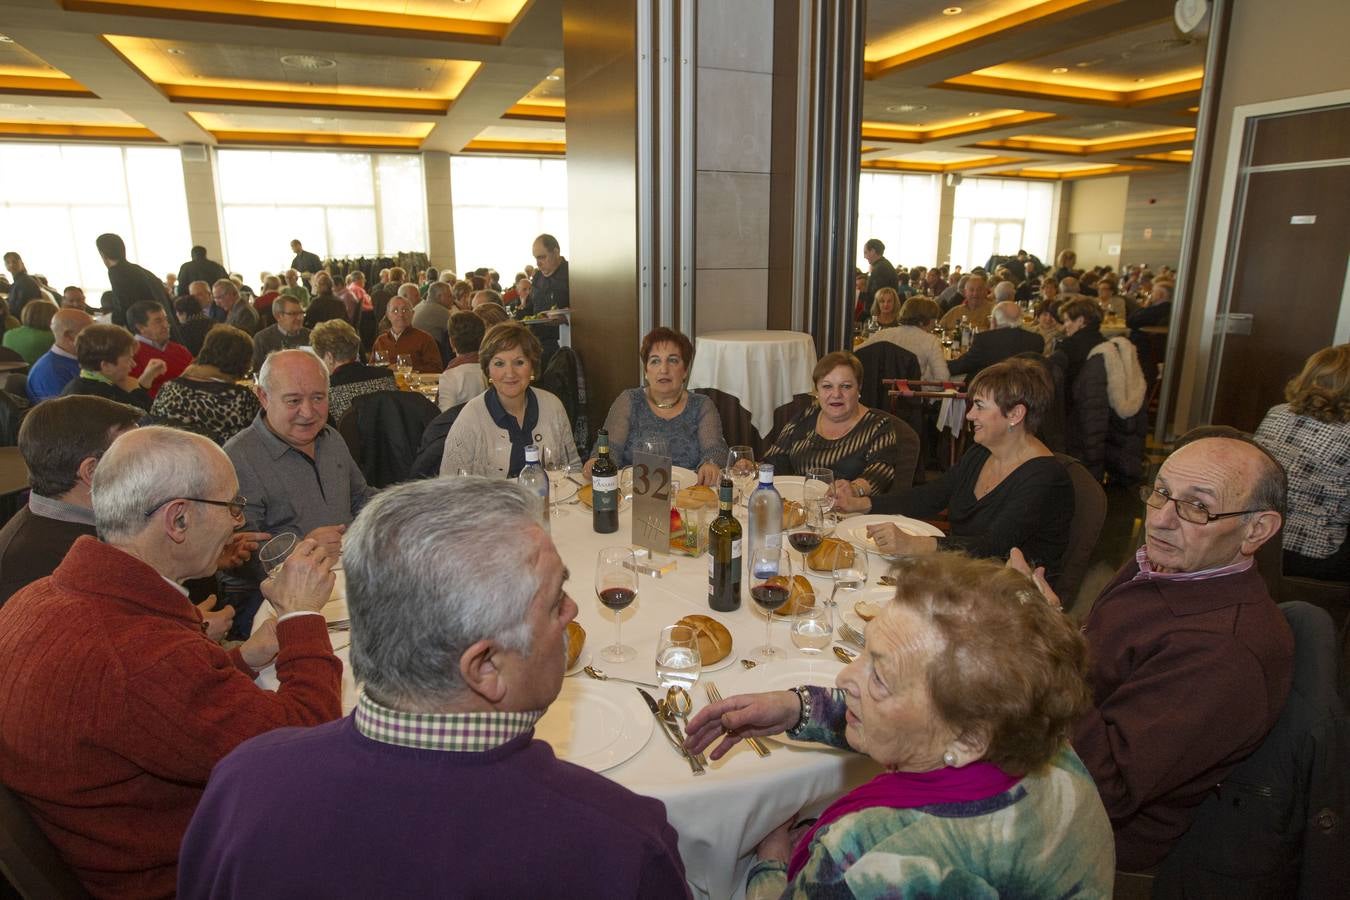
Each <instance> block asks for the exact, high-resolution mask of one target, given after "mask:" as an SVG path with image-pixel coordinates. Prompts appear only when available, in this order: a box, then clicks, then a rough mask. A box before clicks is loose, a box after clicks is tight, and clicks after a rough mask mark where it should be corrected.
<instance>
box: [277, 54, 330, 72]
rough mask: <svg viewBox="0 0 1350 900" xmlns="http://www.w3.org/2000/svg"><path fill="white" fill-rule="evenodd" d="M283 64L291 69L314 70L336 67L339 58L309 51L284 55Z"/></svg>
mask: <svg viewBox="0 0 1350 900" xmlns="http://www.w3.org/2000/svg"><path fill="white" fill-rule="evenodd" d="M281 64H282V65H283V66H286V67H287V68H291V69H306V70H309V71H314V70H316V69H331V68H334V67H335V66H336V65H337V60H335V59H329V58H328V57H326V56H314V55H312V54H309V53H292V54H290V55H289V56H283V57H282V58H281Z"/></svg>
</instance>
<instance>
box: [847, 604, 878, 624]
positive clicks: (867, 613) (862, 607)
mask: <svg viewBox="0 0 1350 900" xmlns="http://www.w3.org/2000/svg"><path fill="white" fill-rule="evenodd" d="M853 611H854V612H855V613H857V614H858V618H860V619H862V620H863V621H864V622H870V621H872V620H873V619H875V618H876V617H877V616H879V615H881V606H880V605H878V604H876V603H873V602H872V601H871V600H859V601H858V602H857V603H855V604H853Z"/></svg>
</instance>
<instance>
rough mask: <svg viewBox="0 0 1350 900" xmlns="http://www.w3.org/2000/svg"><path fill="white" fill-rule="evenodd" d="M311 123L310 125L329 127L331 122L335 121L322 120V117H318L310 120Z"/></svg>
mask: <svg viewBox="0 0 1350 900" xmlns="http://www.w3.org/2000/svg"><path fill="white" fill-rule="evenodd" d="M309 121H310V124H313V125H327V124H328V123H329V122H331V121H333V120H332V119H325V118H322V117H316V118H313V119H310V120H309Z"/></svg>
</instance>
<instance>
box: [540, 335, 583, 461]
mask: <svg viewBox="0 0 1350 900" xmlns="http://www.w3.org/2000/svg"><path fill="white" fill-rule="evenodd" d="M535 387H537V388H542V389H544V390H546V391H548V392H549V393H550V394H553V395H554V396H555V397H557V398H558V399H559V400H560V401H562V405H563V409H564V410H566V412H567V421H569V422H571V423H572V439H573V442H574V443H575V444H576V445H577V450H578V451H579V452H581V451H583V448H587V447H589V446H590V422H589V420H588V419H587V416H586V378H585V376H584V375H583V374H582V369H581V358H580V357H579V356H577V353H576V351H575V350H573V349H572V348H571V347H559V348H558V351H557V352H556V353H554V354H553V356H552V357H550V358H549V361H548V365H547V366H546V367H545V368H544V371H543V374H541V375H540V376H539V380H538V381H537V382H535Z"/></svg>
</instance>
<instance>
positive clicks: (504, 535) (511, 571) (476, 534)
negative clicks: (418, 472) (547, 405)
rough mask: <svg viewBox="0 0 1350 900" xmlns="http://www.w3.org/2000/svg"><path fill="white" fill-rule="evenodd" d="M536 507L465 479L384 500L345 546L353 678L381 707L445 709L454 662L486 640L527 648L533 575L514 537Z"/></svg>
mask: <svg viewBox="0 0 1350 900" xmlns="http://www.w3.org/2000/svg"><path fill="white" fill-rule="evenodd" d="M533 508H534V507H533V501H532V500H531V499H530V497H529V495H528V494H527V493H526V492H525V491H524V490H523V489H522V488H520V487H519V486H518V485H517V484H515V482H510V481H500V480H495V479H494V480H489V479H486V478H469V477H461V478H454V479H446V478H438V479H431V480H425V481H412V482H407V483H405V484H401V485H398V486H396V487H392V488H390V489H388V490H386V491H383V492H381V493H380V494H379V495H378V496H377V497H376V498H375V499H374V500H372V501H371V502H370V503H369V504H367V506H366V507H365V509H363V510H362V511H361V514H360V515H359V516H357V517H356V521H355V522H354V523H352V526H351V529H350V530H349V531H348V532H347V536H346V538H345V540H344V541H343V548H342V564H343V569H344V571H345V573H346V577H347V608H348V609H349V610H350V612H351V618H352V650H351V661H352V673H353V674H354V675H355V677H356V680H357V681H360V682H364V683H365V685H366V690H368V691H369V692H370V693H371V696H372V697H373V698H374V699H376V700H377V701H379V702H381V703H385V704H393V705H395V706H399V705H405V704H414V705H416V704H418V703H420V702H423V701H443V700H445V699H446V698H447V697H449V696H453V695H455V694H457V693H459V692H460V691H461V690H463V688H464V685H463V682H462V680H461V678H460V673H459V659H460V657H461V656H462V655H463V654H464V651H465V650H467V649H468V648H469V647H470V646H472V645H473V644H474V643H475V642H477V641H480V640H484V639H486V638H491V639H493V640H495V641H496V642H497V643H498V644H500V645H501V646H502V647H503V648H505V649H507V650H517V651H526V650H528V648H529V645H530V642H531V640H532V638H533V635H532V634H531V631H530V626H529V624H528V623H527V622H526V612H527V610H528V609H529V605H530V601H531V599H533V597H534V595H535V593H536V592H537V591H538V590H539V578H538V575H537V574H536V572H535V568H534V566H533V565H532V563H531V559H530V557H531V556H532V554H533V553H534V552H535V547H536V546H537V545H536V543H535V542H534V541H531V540H525V539H521V537H520V532H522V531H524V530H525V529H527V528H529V527H530V526H531V525H532V524H534V522H535V519H534V515H533Z"/></svg>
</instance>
